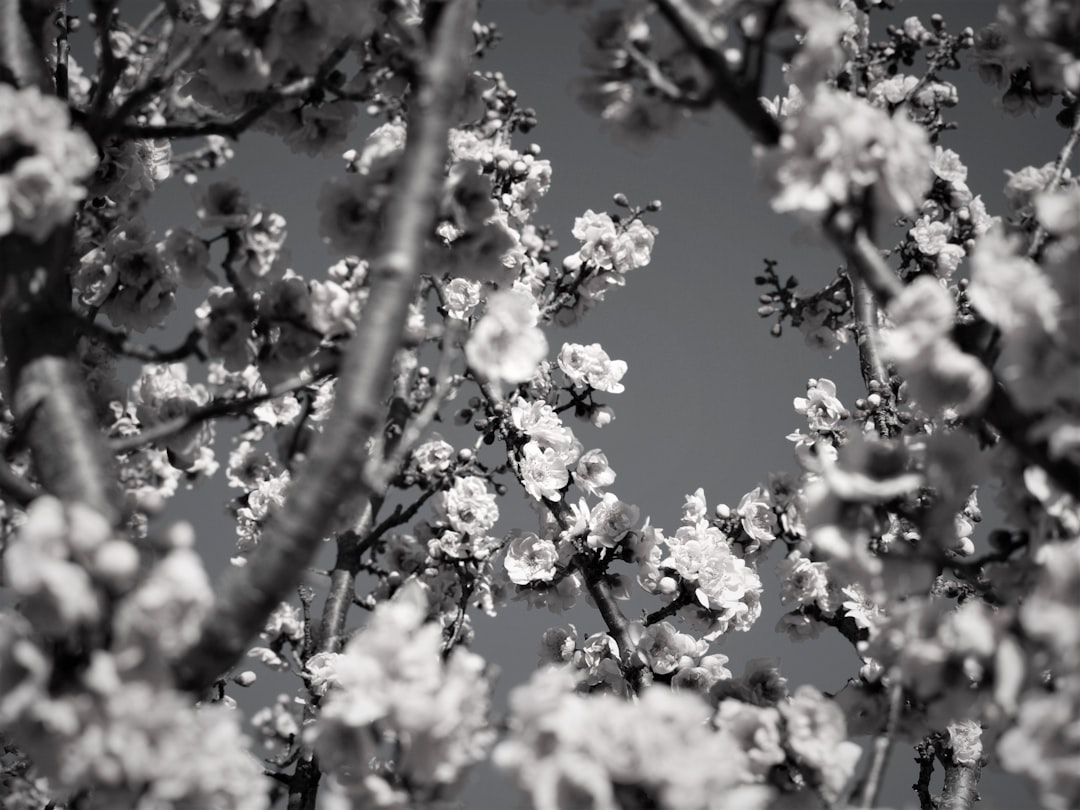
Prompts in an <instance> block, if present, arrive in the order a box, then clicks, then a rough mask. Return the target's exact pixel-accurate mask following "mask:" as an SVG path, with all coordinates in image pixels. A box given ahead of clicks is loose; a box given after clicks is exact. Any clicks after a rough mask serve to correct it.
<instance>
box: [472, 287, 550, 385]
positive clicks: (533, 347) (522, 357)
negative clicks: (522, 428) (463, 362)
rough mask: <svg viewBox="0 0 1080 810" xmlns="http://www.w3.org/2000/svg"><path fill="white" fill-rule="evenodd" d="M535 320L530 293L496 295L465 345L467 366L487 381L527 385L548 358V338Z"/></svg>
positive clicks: (537, 318)
mask: <svg viewBox="0 0 1080 810" xmlns="http://www.w3.org/2000/svg"><path fill="white" fill-rule="evenodd" d="M538 321H539V310H538V308H537V306H536V301H535V300H534V299H533V298H532V296H531V295H529V293H527V292H524V291H521V290H518V289H513V290H506V291H502V292H498V293H495V294H494V295H492V296H491V297H490V298H489V299H488V303H487V311H486V312H485V313H484V316H483V317H482V318H481V319H480V321H479V322H478V323H477V324H476V327H475V328H474V329H473V331H472V334H471V335H470V336H469V340H468V342H467V343H466V344H465V357H466V359H468V361H469V365H470V366H471V367H472V368H473V369H474V370H475V371H476V372H478V373H479V374H482V375H483V376H484V377H486V378H488V379H490V380H503V381H505V382H509V383H522V382H527V381H528V380H529V378H530V377H532V376H533V374H534V373H536V368H537V366H538V365H539V364H540V361H541V360H543V359H544V357H545V356H546V355H547V349H548V345H547V338H546V337H544V333H543V332H542V331H540V328H539V326H538V325H537V324H538Z"/></svg>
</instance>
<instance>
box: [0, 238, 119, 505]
mask: <svg viewBox="0 0 1080 810" xmlns="http://www.w3.org/2000/svg"><path fill="white" fill-rule="evenodd" d="M71 236H72V227H71V225H70V224H67V225H63V226H60V227H59V228H57V229H56V230H55V231H54V232H53V233H52V234H51V235H50V236H49V238H48V239H46V240H45V242H43V243H41V244H38V243H36V242H33V241H31V240H29V239H27V238H25V237H22V236H19V235H15V234H9V235H8V236H6V237H4V238H3V239H0V267H3V268H4V272H3V273H0V332H2V340H3V345H4V351H5V354H6V361H7V362H6V369H5V370H6V372H7V374H8V381H9V385H10V389H9V390H11V391H12V392H13V396H12V397H11V400H10V403H11V410H12V412H13V413H14V415H15V419H16V424H17V426H18V429H19V430H20V432H21V434H22V435H23V436H25V437H26V444H27V445H28V446H29V448H30V452H31V456H32V458H33V463H34V469H35V472H36V474H37V478H38V480H40V481H41V484H42V487H43V488H44V489H45V490H46V491H48V492H50V493H52V494H53V495H56V496H57V497H59V498H60V499H62V500H65V501H82V502H83V503H85V504H87V505H88V506H91V507H92V508H94V509H96V510H97V511H98V512H100V513H101V514H103V515H104V516H105V517H106V518H107V519H108V520H109V521H110V522H112V523H118V522H119V520H120V513H121V509H120V503H121V500H120V496H119V489H118V487H117V486H116V479H115V476H114V475H113V474H112V471H111V468H110V461H109V454H108V451H107V449H106V447H105V440H104V437H103V436H102V435H101V431H100V429H99V428H98V425H97V420H96V419H95V416H94V409H93V406H92V405H91V403H90V400H89V397H88V395H87V393H86V385H85V381H84V380H83V379H82V375H81V374H80V371H79V368H78V365H77V363H76V362H75V361H74V359H73V358H74V355H75V339H76V336H75V335H74V334H73V333H72V331H71V330H70V329H68V328H66V315H67V312H68V307H69V306H70V299H71V292H70V287H69V286H68V284H69V282H68V278H67V272H66V267H67V260H68V258H69V255H70V250H71Z"/></svg>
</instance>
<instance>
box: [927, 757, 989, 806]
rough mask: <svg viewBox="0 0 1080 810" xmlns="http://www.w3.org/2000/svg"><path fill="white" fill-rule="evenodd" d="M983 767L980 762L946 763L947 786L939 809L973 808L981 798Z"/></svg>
mask: <svg viewBox="0 0 1080 810" xmlns="http://www.w3.org/2000/svg"><path fill="white" fill-rule="evenodd" d="M981 772H982V768H981V767H980V766H979V764H978V763H976V764H974V765H962V764H961V763H959V762H955V761H950V762H948V763H946V764H945V788H944V790H943V791H942V793H941V800H940V801H939V802H938V805H937V810H971V808H972V807H973V806H974V805H975V802H977V801H978V800H979V791H978V790H977V788H978V786H979V776H980V775H981Z"/></svg>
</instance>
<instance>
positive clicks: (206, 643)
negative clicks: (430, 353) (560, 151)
mask: <svg viewBox="0 0 1080 810" xmlns="http://www.w3.org/2000/svg"><path fill="white" fill-rule="evenodd" d="M474 16H475V0H450V2H448V3H447V4H446V6H445V8H443V9H442V11H441V14H440V16H439V18H438V20H437V21H436V26H435V31H434V33H433V44H432V47H431V49H430V52H429V53H428V54H427V57H426V59H424V60H423V61H422V64H421V65H420V66H419V70H418V72H419V73H420V78H419V86H418V87H417V88H416V91H415V93H414V95H413V98H412V103H411V105H410V113H409V119H408V129H407V131H408V135H407V139H406V144H405V152H404V155H403V158H402V167H401V178H400V181H399V183H398V185H397V186H396V188H395V189H394V191H393V194H392V196H391V199H390V201H389V203H388V206H389V207H388V211H387V215H386V219H385V221H386V222H387V224H388V225H387V229H386V230H385V231H384V233H383V237H382V240H381V242H380V245H379V248H378V250H377V254H376V255H377V258H376V259H375V261H374V262H373V263H372V265H371V268H370V271H369V277H370V278H371V280H372V287H371V294H370V297H369V299H368V302H367V305H366V306H365V308H364V313H363V317H362V318H361V320H360V325H359V328H358V329H357V331H356V334H355V335H353V337H352V339H351V340H350V342H349V345H348V348H347V350H346V353H345V357H344V359H343V363H342V372H341V378H340V380H339V382H338V388H337V393H336V397H335V402H334V408H333V410H332V412H331V414H330V418H329V419H328V422H327V425H326V426H325V428H324V431H323V433H322V434H321V435H320V436H319V437H318V438H317V439H316V444H315V448H314V450H313V452H312V454H311V457H310V458H309V460H308V461H307V462H306V464H305V466H304V469H303V470H302V471H301V473H300V475H298V476H297V478H296V479H295V480H294V483H293V484H292V486H291V487H290V488H289V493H288V496H287V500H286V503H285V505H284V507H283V508H281V509H277V510H275V511H274V512H273V513H272V514H271V516H270V519H269V521H268V522H267V524H266V526H265V527H264V529H263V534H262V540H261V542H260V543H259V545H258V546H257V547H256V549H255V550H254V552H253V553H252V555H251V557H250V558H249V559H248V563H247V565H245V566H244V567H243V568H233V569H231V570H229V571H227V572H226V574H225V577H224V578H223V579H222V581H221V582H220V583H219V585H218V588H217V594H218V595H217V598H216V600H215V603H214V606H213V608H212V609H211V611H210V612H209V614H208V616H207V617H206V619H205V621H204V622H203V625H202V628H201V631H200V636H199V639H198V640H197V641H196V642H195V644H194V645H193V646H192V647H191V648H190V649H188V650H187V651H185V652H184V653H182V654H181V655H180V656H179V657H178V659H177V660H176V661H175V662H174V667H175V672H176V675H177V680H178V682H179V683H180V684H181V685H182V686H184V687H185V688H187V689H189V690H193V691H196V692H198V691H201V690H202V689H204V688H205V687H206V685H207V684H209V683H212V682H213V680H214V679H215V678H216V677H217V676H218V675H219V674H220V673H221V672H222V671H223V670H225V669H227V668H228V667H230V666H232V665H233V664H234V663H235V662H236V661H237V660H238V659H239V658H240V656H241V655H242V654H243V652H244V649H245V647H246V645H247V644H248V643H249V641H250V639H251V638H252V637H253V636H254V635H255V634H256V633H257V632H258V631H259V630H260V629H261V627H262V626H263V623H264V622H265V620H266V616H267V615H269V613H270V611H271V610H273V608H274V606H275V605H277V604H278V603H279V602H280V601H281V598H282V597H283V596H284V595H285V594H286V593H288V591H289V590H290V589H291V588H292V587H293V586H294V585H295V584H296V582H297V580H298V579H299V577H300V576H301V575H302V573H303V571H304V570H305V568H306V567H307V565H308V564H309V563H310V561H311V558H312V556H313V555H314V553H315V551H316V549H317V548H318V547H319V545H320V543H321V542H322V540H323V538H324V537H326V536H327V535H328V534H330V533H331V532H332V531H333V529H334V527H335V525H336V524H337V523H338V521H339V515H338V513H339V510H340V507H341V505H342V504H343V503H349V502H355V499H356V497H357V495H358V494H359V495H362V496H364V497H370V495H371V494H372V487H371V483H370V482H369V480H368V479H367V477H366V476H365V474H364V473H365V468H366V465H367V459H366V458H365V457H364V456H363V448H364V447H366V445H367V442H368V440H369V439H371V438H372V437H373V436H374V434H375V431H376V430H377V428H378V424H379V413H380V412H381V408H382V403H383V398H384V396H385V392H386V390H387V388H388V386H389V382H390V374H391V370H392V366H393V359H394V355H395V353H396V352H397V350H398V348H399V347H400V345H401V339H402V335H403V333H404V330H405V324H406V319H407V314H408V308H409V303H410V301H411V300H412V298H413V295H414V292H415V290H416V288H417V286H418V283H419V278H420V270H421V262H422V254H423V247H424V244H425V241H426V240H427V238H428V235H429V233H430V232H431V230H432V227H433V225H434V218H435V210H436V204H437V200H438V196H439V193H440V192H441V189H442V178H443V173H444V171H445V161H446V154H447V134H448V131H449V128H450V125H451V115H452V111H453V108H454V106H455V104H456V102H457V100H458V98H459V96H460V93H461V91H462V87H463V85H464V80H465V71H466V69H467V64H468V57H469V54H470V53H471V50H472V47H471V44H472V43H471V41H470V40H471V36H472V20H473V17H474Z"/></svg>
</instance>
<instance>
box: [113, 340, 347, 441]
mask: <svg viewBox="0 0 1080 810" xmlns="http://www.w3.org/2000/svg"><path fill="white" fill-rule="evenodd" d="M337 367H338V362H337V360H336V359H334V360H332V361H330V362H327V363H326V364H324V365H321V366H319V367H317V368H316V370H315V371H314V372H312V373H310V374H302V375H300V376H299V377H293V378H292V379H290V380H285V381H284V382H280V383H278V384H277V385H274V386H272V387H270V388H269V389H267V391H266V393H263V394H252V395H251V396H248V397H236V398H233V399H217V400H214V401H213V402H209V403H207V404H206V405H203V406H201V407H199V408H195V409H194V410H192V411H191V412H189V413H186V414H183V415H182V416H175V417H173V418H172V419H166V420H165V421H164V422H158V423H157V424H156V425H153V426H151V427H148V428H146V429H144V430H141V431H139V432H138V433H135V434H133V435H131V436H124V437H122V438H119V439H113V440H112V441H111V442H109V449H110V450H112V451H113V452H114V453H128V452H131V451H132V450H136V449H138V448H140V447H142V446H143V445H146V444H152V443H153V442H159V441H161V440H162V439H168V438H169V437H170V436H175V435H176V434H178V433H183V432H184V431H185V430H187V429H188V428H191V427H194V426H195V425H198V424H200V423H202V422H206V421H208V420H210V419H216V418H218V417H221V416H244V415H246V414H248V413H250V412H251V410H252V409H253V408H255V407H257V406H259V405H261V404H262V403H264V402H269V401H270V400H272V399H277V398H278V397H281V396H284V395H285V394H291V393H293V392H294V391H299V390H300V389H302V388H306V387H307V386H309V385H312V384H313V383H316V382H318V381H319V380H323V379H325V378H326V377H329V376H330V375H331V374H333V373H334V372H335V371H336V370H337Z"/></svg>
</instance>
